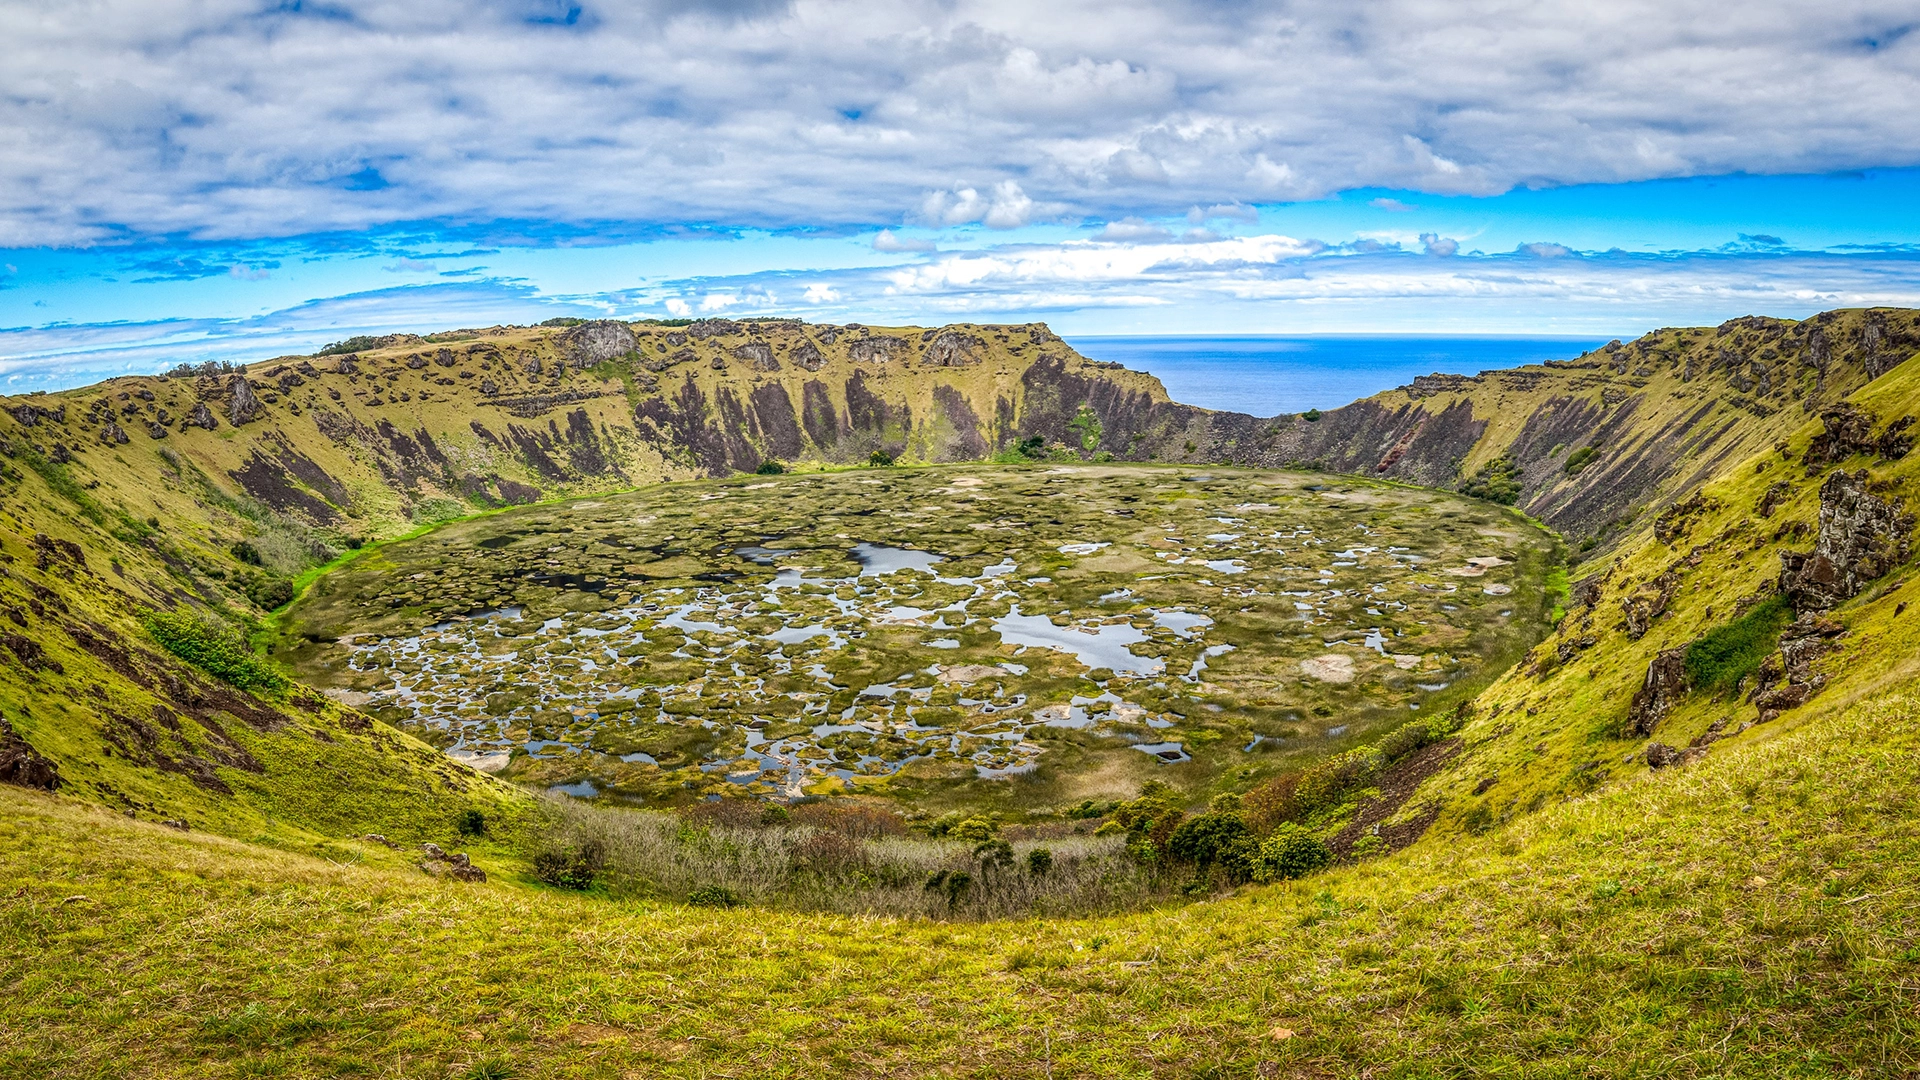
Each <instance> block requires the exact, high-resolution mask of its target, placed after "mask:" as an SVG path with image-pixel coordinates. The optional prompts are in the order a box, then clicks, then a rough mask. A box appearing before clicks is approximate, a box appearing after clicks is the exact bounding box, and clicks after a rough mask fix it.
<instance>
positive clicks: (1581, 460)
mask: <svg viewBox="0 0 1920 1080" xmlns="http://www.w3.org/2000/svg"><path fill="white" fill-rule="evenodd" d="M1599 456H1600V448H1599V447H1597V446H1583V447H1581V448H1580V449H1578V450H1575V451H1574V452H1573V453H1571V454H1568V455H1567V475H1568V476H1578V475H1580V470H1582V469H1584V468H1586V467H1587V466H1588V465H1591V464H1593V459H1594V458H1597V457H1599Z"/></svg>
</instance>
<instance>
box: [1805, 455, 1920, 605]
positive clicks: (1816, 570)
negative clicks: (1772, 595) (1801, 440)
mask: <svg viewBox="0 0 1920 1080" xmlns="http://www.w3.org/2000/svg"><path fill="white" fill-rule="evenodd" d="M1819 520H1820V532H1819V535H1818V536H1817V537H1816V538H1815V540H1814V545H1813V550H1812V551H1809V552H1797V551H1783V552H1781V553H1780V591H1781V592H1783V593H1785V594H1786V595H1787V598H1788V599H1789V600H1790V601H1792V603H1793V608H1794V610H1795V611H1798V612H1808V611H1825V610H1827V609H1828V608H1831V607H1833V606H1835V605H1836V604H1839V603H1841V602H1843V601H1845V600H1847V599H1849V598H1851V597H1852V596H1854V595H1855V594H1856V593H1858V592H1859V591H1860V590H1861V589H1862V588H1864V587H1865V586H1866V584H1867V582H1869V581H1872V580H1873V579H1875V578H1877V577H1879V576H1880V575H1882V574H1884V573H1886V572H1887V571H1888V570H1889V569H1891V568H1892V567H1893V566H1895V565H1896V564H1898V563H1900V562H1902V561H1904V560H1905V559H1906V557H1907V545H1908V540H1909V538H1910V536H1911V535H1912V532H1913V518H1912V516H1911V515H1906V514H1902V513H1900V512H1899V509H1898V508H1897V507H1895V506H1894V505H1893V504H1892V503H1889V502H1887V501H1886V500H1884V499H1881V498H1879V497H1878V496H1876V495H1873V494H1872V493H1870V492H1869V491H1868V490H1867V471H1866V470H1865V469H1861V470H1860V471H1859V472H1854V473H1849V472H1846V471H1845V470H1836V471H1834V472H1833V473H1831V474H1829V475H1828V476H1827V479H1826V482H1825V483H1823V484H1821V485H1820V519H1819Z"/></svg>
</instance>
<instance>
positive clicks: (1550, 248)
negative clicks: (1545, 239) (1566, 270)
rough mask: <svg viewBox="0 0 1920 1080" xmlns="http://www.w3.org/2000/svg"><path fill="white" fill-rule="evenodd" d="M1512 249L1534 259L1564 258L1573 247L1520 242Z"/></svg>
mask: <svg viewBox="0 0 1920 1080" xmlns="http://www.w3.org/2000/svg"><path fill="white" fill-rule="evenodd" d="M1513 250H1514V253H1515V254H1517V255H1526V256H1530V257H1532V258H1535V259H1564V258H1566V257H1567V256H1569V255H1571V254H1573V249H1571V248H1569V247H1567V246H1566V245H1565V244H1550V243H1534V244H1521V245H1520V246H1518V247H1516V248H1514V249H1513Z"/></svg>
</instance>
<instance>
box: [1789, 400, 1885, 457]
mask: <svg viewBox="0 0 1920 1080" xmlns="http://www.w3.org/2000/svg"><path fill="white" fill-rule="evenodd" d="M1820 422H1821V423H1822V424H1824V425H1826V430H1825V431H1822V432H1821V433H1820V434H1818V435H1815V436H1814V437H1813V441H1812V442H1809V443H1808V444H1807V456H1806V464H1807V468H1808V469H1818V468H1819V467H1820V466H1822V465H1831V464H1833V463H1835V462H1838V461H1845V460H1846V459H1848V458H1850V457H1852V456H1853V455H1855V454H1865V453H1870V452H1872V451H1874V450H1876V449H1878V444H1877V443H1876V442H1875V440H1874V437H1873V414H1872V413H1870V412H1867V411H1866V410H1864V409H1861V408H1860V407H1858V406H1856V405H1854V404H1853V403H1852V402H1847V401H1843V402H1840V403H1839V404H1838V405H1835V406H1833V407H1831V408H1828V409H1823V410H1821V412H1820Z"/></svg>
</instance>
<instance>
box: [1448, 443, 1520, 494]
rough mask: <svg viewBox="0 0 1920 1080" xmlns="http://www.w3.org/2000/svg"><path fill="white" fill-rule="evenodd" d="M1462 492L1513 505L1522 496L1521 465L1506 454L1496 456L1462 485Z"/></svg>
mask: <svg viewBox="0 0 1920 1080" xmlns="http://www.w3.org/2000/svg"><path fill="white" fill-rule="evenodd" d="M1460 494H1462V495H1467V496H1470V497H1472V498H1475V499H1485V500H1487V501H1488V502H1496V503H1500V504H1501V505H1503V506H1512V505H1513V504H1514V503H1515V502H1516V501H1518V500H1519V498H1520V466H1518V465H1516V464H1514V461H1513V459H1512V458H1510V457H1507V456H1505V455H1502V456H1500V457H1497V458H1494V459H1493V460H1492V461H1489V462H1487V463H1486V464H1485V465H1482V466H1480V468H1479V469H1478V470H1477V471H1475V472H1474V474H1473V477H1472V478H1471V479H1469V480H1468V481H1467V482H1466V483H1464V484H1461V485H1460Z"/></svg>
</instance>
